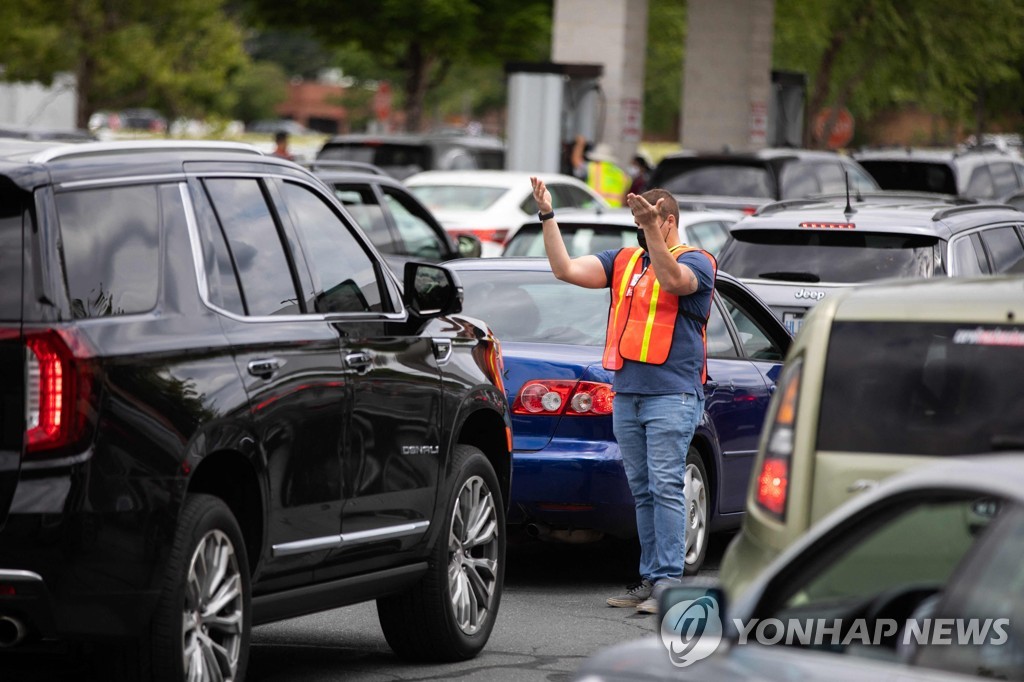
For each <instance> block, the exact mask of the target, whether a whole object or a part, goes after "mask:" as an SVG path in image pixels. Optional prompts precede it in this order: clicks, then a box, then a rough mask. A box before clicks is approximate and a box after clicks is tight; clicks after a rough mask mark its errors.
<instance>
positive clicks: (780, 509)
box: [757, 359, 803, 521]
mask: <svg viewBox="0 0 1024 682" xmlns="http://www.w3.org/2000/svg"><path fill="white" fill-rule="evenodd" d="M802 366H803V363H802V362H801V360H799V359H797V360H794V361H793V362H792V363H790V365H789V366H787V367H786V371H784V372H783V374H782V378H781V380H780V381H779V391H780V393H779V407H778V409H777V410H776V411H775V419H774V420H773V421H772V423H771V425H770V427H769V430H768V435H767V438H768V440H767V446H766V448H765V455H764V460H763V461H762V463H761V471H760V472H758V475H757V504H758V506H760V507H761V508H762V509H764V510H765V511H767V512H768V513H769V514H771V515H772V516H775V517H776V518H777V519H778V520H780V521H782V520H784V519H785V518H786V502H787V500H788V499H789V474H790V470H789V464H790V461H791V460H792V456H793V439H794V438H795V435H796V406H797V400H798V399H799V397H800V373H801V368H802Z"/></svg>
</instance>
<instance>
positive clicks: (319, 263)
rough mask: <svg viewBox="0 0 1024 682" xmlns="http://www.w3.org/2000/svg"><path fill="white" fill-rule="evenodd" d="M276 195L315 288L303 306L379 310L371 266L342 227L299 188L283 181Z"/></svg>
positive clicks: (379, 298)
mask: <svg viewBox="0 0 1024 682" xmlns="http://www.w3.org/2000/svg"><path fill="white" fill-rule="evenodd" d="M282 194H283V196H284V200H285V203H286V204H287V206H288V214H289V215H290V216H291V218H292V220H293V221H294V222H295V224H296V227H297V229H298V230H299V233H300V234H301V235H302V236H303V246H304V247H305V249H304V250H305V253H306V259H307V261H308V262H309V264H310V267H311V268H312V270H313V276H314V282H315V283H316V286H317V290H316V292H314V296H313V300H312V301H311V302H310V303H311V304H310V305H309V308H310V309H311V310H316V311H317V312H320V313H338V312H340V313H351V312H369V311H377V312H379V311H382V310H383V305H382V302H381V301H382V294H381V287H380V282H379V281H378V279H377V270H376V269H375V268H374V267H373V261H372V260H371V259H370V257H369V256H368V255H367V254H366V252H365V251H364V250H363V247H362V245H361V244H360V243H359V241H358V240H357V239H356V237H355V236H354V235H353V234H352V231H351V230H350V229H349V228H348V226H347V225H345V224H344V223H343V222H341V219H340V218H339V217H338V215H337V214H335V213H334V211H333V210H332V209H331V207H330V206H328V205H327V203H325V202H324V201H323V199H321V198H320V197H319V196H317V195H316V194H314V193H313V192H312V191H311V190H309V189H307V188H305V187H301V186H299V185H296V184H293V183H290V182H289V183H285V184H284V186H283V187H282Z"/></svg>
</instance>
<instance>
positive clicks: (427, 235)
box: [381, 187, 449, 260]
mask: <svg viewBox="0 0 1024 682" xmlns="http://www.w3.org/2000/svg"><path fill="white" fill-rule="evenodd" d="M381 189H382V190H383V192H384V201H385V202H386V203H387V205H388V208H389V209H390V210H391V217H392V218H394V220H395V227H397V228H398V236H399V238H400V239H401V240H402V244H401V248H400V252H401V253H404V254H409V255H411V256H416V257H418V258H426V259H431V260H439V259H440V258H442V257H444V256H446V255H448V251H449V249H448V248H446V247H445V245H444V244H442V243H441V237H440V235H438V233H437V232H435V231H434V229H433V228H432V227H431V226H430V224H429V223H428V222H427V221H426V219H425V218H424V217H423V216H422V215H420V213H421V211H420V209H419V207H417V206H416V205H415V204H413V203H412V202H411V201H409V200H408V199H407V198H406V197H404V196H402V195H400V194H398V193H397V192H393V191H391V190H390V189H389V188H387V187H382V188H381Z"/></svg>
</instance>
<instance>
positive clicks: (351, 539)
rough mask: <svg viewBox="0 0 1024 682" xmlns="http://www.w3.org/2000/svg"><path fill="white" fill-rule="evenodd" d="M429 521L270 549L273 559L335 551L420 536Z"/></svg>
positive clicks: (322, 538)
mask: <svg viewBox="0 0 1024 682" xmlns="http://www.w3.org/2000/svg"><path fill="white" fill-rule="evenodd" d="M429 525H430V521H413V522H412V523H400V524H398V525H395V526H386V527H384V528H373V529H371V530H360V531H356V532H354V533H342V534H340V535H326V536H324V537H319V538H310V539H308V540H296V541H295V542H282V543H281V544H279V545H274V546H273V547H272V552H273V555H274V556H275V557H279V556H291V555H294V554H305V553H306V552H315V551H318V550H322V549H337V548H339V547H344V546H347V545H358V544H363V543H367V542H375V541H377V540H386V539H388V538H398V537H404V536H407V535H422V534H423V533H424V532H425V531H426V530H427V527H428V526H429Z"/></svg>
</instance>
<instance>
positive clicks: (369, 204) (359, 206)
mask: <svg viewBox="0 0 1024 682" xmlns="http://www.w3.org/2000/svg"><path fill="white" fill-rule="evenodd" d="M332 187H333V188H334V196H336V197H337V198H338V200H339V201H340V202H341V203H342V204H343V205H344V206H345V209H346V210H347V211H348V213H349V215H351V216H352V217H353V218H354V219H355V221H356V222H357V223H359V227H361V228H363V232H365V233H366V236H367V237H369V238H370V241H371V242H373V245H374V246H376V247H377V248H378V249H380V250H381V251H383V252H384V253H399V251H400V249H399V246H398V245H397V244H395V240H394V238H393V236H392V234H391V230H390V229H388V219H387V216H385V215H384V207H383V206H381V205H380V204H379V203H377V195H376V194H375V193H374V191H373V188H372V187H369V186H367V185H346V184H343V183H337V184H334V185H332Z"/></svg>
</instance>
